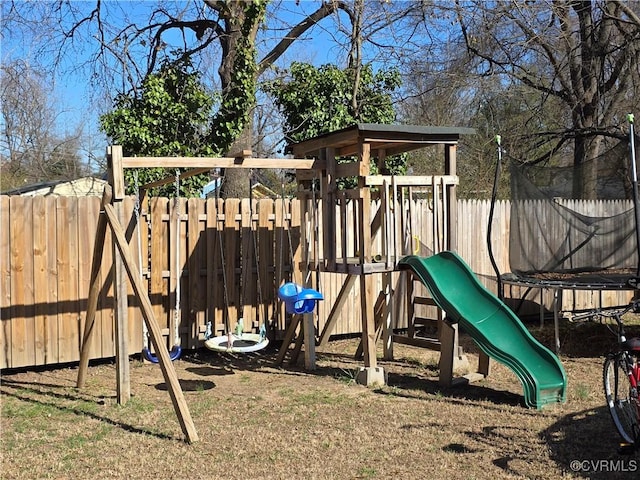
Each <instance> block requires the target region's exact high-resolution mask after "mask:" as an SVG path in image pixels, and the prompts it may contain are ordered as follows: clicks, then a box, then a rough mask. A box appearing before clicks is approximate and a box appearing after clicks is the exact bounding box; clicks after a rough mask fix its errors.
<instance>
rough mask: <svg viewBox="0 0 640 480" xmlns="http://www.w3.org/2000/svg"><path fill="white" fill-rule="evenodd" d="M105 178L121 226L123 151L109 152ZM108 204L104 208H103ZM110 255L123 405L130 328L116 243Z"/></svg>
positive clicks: (128, 390) (128, 391)
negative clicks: (110, 187) (107, 177)
mask: <svg viewBox="0 0 640 480" xmlns="http://www.w3.org/2000/svg"><path fill="white" fill-rule="evenodd" d="M107 159H108V160H107V162H108V176H109V184H110V185H111V186H112V187H113V192H112V197H113V198H112V202H113V204H114V211H115V212H116V216H117V218H118V221H119V222H120V224H121V225H122V224H123V223H124V205H123V203H122V201H123V199H124V197H125V187H124V171H123V169H122V147H121V146H119V145H114V146H113V147H110V148H109V149H108V155H107ZM106 205H108V204H103V205H102V207H103V208H104V207H105V206H106ZM112 251H113V259H114V262H113V297H114V305H115V308H114V317H115V340H116V397H117V402H118V404H120V405H122V404H125V403H126V402H128V401H129V398H130V397H131V382H130V373H129V328H128V318H127V311H128V305H127V293H128V292H127V283H126V275H125V271H124V268H123V265H122V258H121V256H120V252H119V251H118V250H117V248H116V245H115V243H112Z"/></svg>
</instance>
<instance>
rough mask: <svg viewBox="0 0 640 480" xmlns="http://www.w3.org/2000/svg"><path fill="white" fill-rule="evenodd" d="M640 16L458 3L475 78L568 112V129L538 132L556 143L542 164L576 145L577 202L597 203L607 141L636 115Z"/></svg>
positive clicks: (560, 6)
mask: <svg viewBox="0 0 640 480" xmlns="http://www.w3.org/2000/svg"><path fill="white" fill-rule="evenodd" d="M639 10H640V4H638V3H632V2H629V3H627V2H623V1H619V0H578V1H549V2H530V1H524V0H523V1H520V0H514V1H509V2H506V1H501V2H491V3H488V2H483V1H476V0H471V1H462V0H457V1H456V4H455V14H456V17H457V21H458V24H459V26H460V28H461V31H462V35H463V38H464V41H465V45H466V48H467V51H468V52H469V54H470V55H471V56H472V59H473V60H474V71H475V73H476V74H478V75H480V76H484V77H491V76H500V77H501V78H503V79H508V80H510V81H511V82H513V84H515V85H523V86H525V87H527V88H529V89H532V90H535V91H537V92H539V93H540V98H547V99H556V100H558V102H560V103H561V104H562V105H564V107H565V111H566V115H565V118H564V128H562V129H560V130H557V131H538V132H536V134H537V135H542V136H544V138H545V140H546V141H549V142H552V143H553V144H552V145H551V147H550V148H549V149H548V150H547V152H546V153H545V154H544V155H543V156H541V157H540V158H539V159H538V160H544V159H546V158H548V156H549V155H553V154H555V153H556V152H558V151H560V150H561V149H562V148H563V147H564V146H565V144H566V143H568V142H571V143H572V144H573V165H574V167H575V169H576V175H574V196H576V197H581V198H594V196H595V195H596V188H595V185H596V181H597V162H596V161H595V160H596V159H597V158H598V157H599V156H600V154H601V153H602V149H603V145H604V143H605V142H606V139H607V138H614V139H623V138H624V134H623V132H621V130H620V128H621V126H622V125H623V124H624V118H625V115H626V113H628V112H629V111H632V110H633V109H637V107H638V102H637V97H638V91H639V88H640V63H639V59H640V22H639V21H638V11H639Z"/></svg>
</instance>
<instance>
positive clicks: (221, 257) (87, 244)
mask: <svg viewBox="0 0 640 480" xmlns="http://www.w3.org/2000/svg"><path fill="white" fill-rule="evenodd" d="M412 202H413V203H412V205H411V208H409V206H408V205H405V206H403V208H404V209H405V211H410V212H411V216H412V219H411V221H412V222H413V224H414V226H415V228H414V235H415V238H413V239H411V245H412V248H413V249H417V250H419V252H420V254H424V255H426V254H430V253H431V252H433V251H437V250H438V241H437V239H435V238H434V235H436V236H437V235H438V228H437V226H436V225H433V221H432V218H433V215H432V209H433V203H432V202H430V201H429V200H428V199H418V200H412ZM124 205H125V218H126V219H128V223H126V222H125V225H124V228H125V230H126V232H127V237H128V239H129V243H130V246H131V250H132V252H133V255H134V257H135V258H136V259H138V261H139V262H140V265H141V266H142V268H141V274H142V276H143V280H144V282H143V283H144V285H145V287H146V288H147V289H148V292H149V297H150V300H151V303H152V305H153V308H154V309H155V314H156V318H157V319H158V322H159V323H160V327H161V328H162V330H163V334H164V335H166V336H167V345H168V346H171V345H173V344H174V343H175V338H174V331H175V324H174V323H173V322H174V319H176V318H179V320H178V321H179V325H178V330H179V335H180V341H179V342H180V344H181V346H182V347H183V348H199V347H201V346H202V345H203V343H202V342H203V340H204V338H205V334H206V333H207V331H209V332H210V334H212V335H220V334H222V333H224V332H226V329H227V328H228V327H229V328H233V327H234V326H235V324H236V322H237V320H238V318H240V317H242V318H244V324H245V330H249V329H254V330H255V329H257V328H259V325H260V324H261V323H263V322H265V321H266V323H267V324H269V325H272V326H273V327H274V328H275V329H276V331H277V333H278V335H280V334H281V333H282V331H283V330H284V329H285V327H286V325H285V322H286V319H287V318H286V315H285V314H284V309H283V306H282V305H281V304H280V303H279V302H278V299H277V289H278V287H279V286H280V285H281V284H282V283H284V282H286V281H295V282H297V283H302V282H303V279H302V278H301V274H300V273H299V269H297V268H295V269H294V268H292V265H299V264H298V262H299V261H300V259H301V258H303V256H302V253H303V249H305V248H307V249H312V247H313V248H316V247H314V246H313V245H301V244H300V238H301V235H300V233H301V231H300V229H301V225H300V214H299V209H300V204H299V201H298V200H289V199H277V200H271V199H263V200H258V201H255V200H254V201H253V204H250V202H249V200H248V199H242V200H238V199H228V200H226V201H222V200H216V199H207V200H204V199H188V200H187V199H180V200H178V201H177V202H176V201H175V200H169V199H165V198H152V199H149V200H146V201H145V203H144V204H143V205H142V208H141V210H140V211H139V215H136V214H135V209H134V201H133V199H131V198H127V199H125V202H124ZM509 205H510V204H509V202H498V203H497V204H496V206H495V218H494V224H493V237H492V238H493V241H492V244H493V249H494V253H495V255H496V260H497V263H498V265H499V267H500V269H501V271H503V272H507V271H508V270H509V268H508V265H509V259H508V244H509V240H508V235H509V221H510V219H509ZM489 207H490V204H489V202H488V201H483V200H480V201H478V200H470V201H458V213H457V218H458V225H457V236H458V252H459V253H460V254H461V256H462V257H463V258H464V259H465V260H466V261H467V262H468V263H469V264H470V266H471V267H472V269H473V270H474V271H475V272H477V273H478V274H479V275H480V278H481V279H482V280H483V281H484V283H485V284H486V285H487V286H488V287H489V288H492V289H494V290H495V280H494V278H493V277H494V275H495V274H494V271H493V268H492V267H491V264H490V261H489V256H488V253H487V245H486V232H487V218H488V212H489ZM339 208H341V209H346V210H343V211H342V212H341V213H342V215H352V213H349V212H350V209H352V208H353V205H352V204H350V203H349V202H348V203H347V205H346V206H345V205H341V206H340V207H339ZM374 208H380V206H379V205H377V206H374ZM99 213H100V199H99V198H97V197H80V198H74V197H43V196H41V197H18V196H12V197H8V196H2V197H0V309H1V310H0V319H1V323H2V325H1V327H2V328H0V368H17V367H24V366H34V365H45V364H56V363H65V362H74V361H77V360H78V359H79V345H80V339H81V338H82V336H83V333H84V332H83V328H84V320H85V314H86V305H87V296H88V290H89V276H90V270H91V258H92V250H93V244H94V239H95V232H96V226H97V220H98V216H99ZM321 213H322V212H320V214H319V218H322V216H321ZM595 215H597V213H596V214H595ZM304 228H306V226H304ZM416 232H418V233H416ZM337 234H338V235H342V232H337ZM353 234H354V232H345V233H344V235H345V237H346V238H347V239H348V238H349V235H353ZM109 235H110V234H109V233H107V240H106V241H107V242H110V241H111V240H110V236H109ZM316 235H319V234H318V233H316ZM303 237H304V236H303ZM373 241H374V242H381V241H382V239H380V238H374V239H373ZM378 248H379V245H378ZM112 263H113V259H112V253H111V249H109V248H106V249H104V257H103V262H102V267H101V270H100V275H101V283H102V284H103V287H102V290H101V292H100V301H99V305H98V311H97V314H96V323H95V327H94V335H93V336H92V340H91V342H92V344H91V349H90V356H91V358H108V357H113V356H114V355H115V344H114V321H113V281H112V272H111V266H112ZM312 277H313V278H312V279H311V280H312V281H313V282H314V283H315V286H316V287H317V288H318V289H320V290H321V291H322V293H323V295H324V297H325V300H324V301H321V302H319V306H318V309H317V319H316V324H317V328H318V331H322V329H323V327H324V324H325V322H326V320H327V317H328V316H329V313H330V311H331V307H332V306H333V304H334V301H335V298H336V296H337V295H338V292H340V290H341V288H342V286H343V283H344V282H345V280H346V278H347V275H343V274H336V273H320V274H314V275H312ZM178 285H179V288H177V287H178ZM380 287H381V285H380ZM381 288H382V287H381ZM524 292H525V289H523V288H518V287H511V289H510V290H509V291H508V292H507V296H512V297H514V298H519V296H520V295H522V294H524ZM349 295H350V299H349V301H346V302H345V303H344V308H343V309H342V311H341V312H340V316H339V317H338V320H337V322H336V326H335V328H334V329H333V331H332V332H333V333H334V334H350V333H356V332H359V331H360V329H361V319H360V311H359V305H360V301H359V287H358V286H357V285H356V286H355V287H354V288H353V289H352V290H351V293H350V294H349ZM628 298H629V292H575V293H573V292H568V294H565V295H564V296H563V302H564V303H563V305H562V308H564V309H575V308H589V307H591V306H597V305H600V304H605V305H612V304H620V303H624V302H626V301H627V300H628ZM128 300H129V308H128V318H129V324H128V325H129V327H128V328H129V348H130V353H137V352H140V351H141V349H142V347H143V346H144V344H145V338H144V335H143V328H142V320H141V316H140V312H139V309H138V306H137V303H136V299H135V297H134V296H133V294H132V292H131V290H130V291H129V299H128ZM537 301H542V303H543V304H545V305H550V303H551V301H552V298H551V295H550V294H549V293H548V292H546V293H545V294H544V295H543V297H542V299H541V300H540V299H537ZM429 308H432V307H429ZM176 309H177V310H178V315H176ZM534 312H535V310H534ZM397 327H399V328H402V327H406V324H405V325H402V324H400V325H397Z"/></svg>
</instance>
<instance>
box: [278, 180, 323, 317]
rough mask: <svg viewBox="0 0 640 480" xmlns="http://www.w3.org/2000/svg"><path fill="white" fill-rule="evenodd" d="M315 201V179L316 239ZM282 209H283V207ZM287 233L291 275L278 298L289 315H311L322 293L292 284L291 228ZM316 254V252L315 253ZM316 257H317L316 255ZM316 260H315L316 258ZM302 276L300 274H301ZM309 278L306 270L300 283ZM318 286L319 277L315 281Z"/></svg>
mask: <svg viewBox="0 0 640 480" xmlns="http://www.w3.org/2000/svg"><path fill="white" fill-rule="evenodd" d="M282 191H283V195H284V184H283V187H282ZM315 200H316V195H315V179H314V182H313V184H312V201H313V203H312V207H313V209H314V211H315V213H314V215H313V223H316V225H315V227H314V228H315V230H314V234H315V235H316V238H317V234H318V231H317V228H318V226H317V205H316V203H315ZM283 208H284V207H283ZM311 223H312V222H309V223H308V224H307V226H306V242H307V244H306V245H305V248H306V251H307V257H308V256H309V253H310V251H311V250H310V249H311V242H310V241H309V237H310V235H311ZM287 232H288V234H289V251H290V260H291V265H292V270H293V271H292V274H291V280H292V281H291V282H288V283H285V284H284V285H282V286H281V287H280V288H279V289H278V297H279V298H280V299H281V300H282V301H283V302H284V304H285V310H286V311H287V313H290V314H304V313H311V312H313V311H314V309H315V307H316V302H317V300H322V299H323V298H324V297H323V295H322V293H320V292H319V291H317V290H314V289H313V288H305V287H304V286H301V285H298V284H297V283H295V282H294V280H295V279H294V275H295V266H294V263H295V259H294V254H293V242H292V240H291V228H289V229H287ZM316 254H317V252H316ZM316 256H317V255H316ZM306 260H307V266H308V264H309V258H307V259H306ZM316 260H317V258H316ZM301 275H302V274H301ZM310 278H311V271H310V270H308V269H307V276H306V278H304V279H303V280H302V281H303V282H304V283H308V282H309V279H310ZM316 280H317V282H318V285H319V282H320V280H319V277H318V278H317V279H316Z"/></svg>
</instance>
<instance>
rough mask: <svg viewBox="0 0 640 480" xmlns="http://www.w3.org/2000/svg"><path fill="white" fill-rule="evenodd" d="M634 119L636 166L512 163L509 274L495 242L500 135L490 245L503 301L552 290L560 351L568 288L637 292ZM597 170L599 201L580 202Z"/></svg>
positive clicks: (639, 234)
mask: <svg viewBox="0 0 640 480" xmlns="http://www.w3.org/2000/svg"><path fill="white" fill-rule="evenodd" d="M629 121H630V131H629V146H630V148H629V151H630V157H631V161H630V162H629V164H627V163H626V160H625V159H623V158H616V159H614V160H612V159H610V158H607V159H606V160H607V161H604V160H605V159H596V160H595V161H594V162H593V163H591V164H589V162H584V164H583V165H581V166H580V168H577V167H575V166H574V165H572V164H571V165H566V164H565V165H562V164H560V162H558V161H556V162H555V163H552V162H551V160H549V161H547V162H546V163H544V164H543V163H527V162H526V161H521V160H519V159H515V158H509V171H510V187H511V203H510V205H511V211H510V213H511V222H510V229H509V268H510V272H506V273H505V272H501V271H500V269H499V268H498V265H497V263H496V261H495V258H494V256H493V251H492V242H491V224H492V220H493V206H494V204H495V202H496V196H497V186H498V181H499V179H500V175H501V173H500V169H501V167H502V154H503V152H504V151H503V149H502V147H501V145H500V137H497V138H496V140H497V143H498V162H497V166H496V175H495V180H494V188H493V193H492V205H491V210H490V213H489V228H488V232H487V245H488V249H489V256H490V259H491V263H492V266H493V269H494V271H495V273H496V280H497V283H498V295H499V297H500V298H501V299H504V285H514V286H519V287H527V288H529V289H540V290H541V291H542V290H551V291H552V292H553V316H554V327H555V337H556V338H555V343H556V350H557V351H559V349H560V345H559V338H558V320H559V307H560V305H559V302H558V298H559V296H560V295H561V293H562V291H563V290H586V291H605V290H617V291H625V290H636V289H637V286H638V281H639V277H640V255H639V244H640V241H639V238H640V221H639V220H638V218H639V216H640V214H639V210H638V186H637V173H636V165H635V151H634V149H635V147H634V133H633V116H629ZM598 160H599V161H598ZM587 172H588V173H587ZM594 172H595V179H596V180H595V182H594V183H593V188H594V193H595V197H596V199H595V200H592V199H589V200H582V199H579V198H576V194H575V188H576V182H575V181H574V180H575V178H574V177H576V176H586V175H593V174H594ZM527 295H528V291H527V292H525V294H524V295H522V296H521V298H520V304H522V302H524V300H525V299H526V296H527ZM541 303H542V302H541ZM520 304H519V306H520ZM519 306H518V308H516V313H518V310H519ZM541 315H542V305H541ZM542 321H543V320H542V317H541V322H542Z"/></svg>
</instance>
